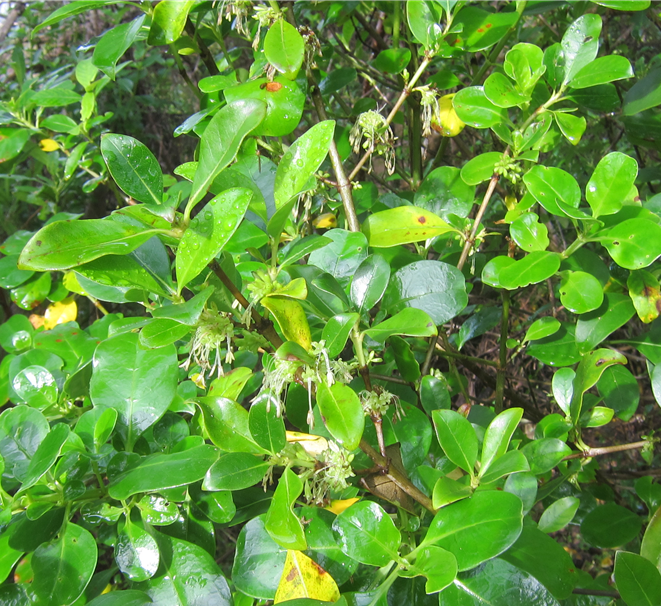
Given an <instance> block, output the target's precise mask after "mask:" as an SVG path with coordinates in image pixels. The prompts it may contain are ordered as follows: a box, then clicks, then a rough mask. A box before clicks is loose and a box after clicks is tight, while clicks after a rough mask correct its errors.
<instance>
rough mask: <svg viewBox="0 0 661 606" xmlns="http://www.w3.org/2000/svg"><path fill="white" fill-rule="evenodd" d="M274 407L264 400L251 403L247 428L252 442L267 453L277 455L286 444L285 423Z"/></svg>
mask: <svg viewBox="0 0 661 606" xmlns="http://www.w3.org/2000/svg"><path fill="white" fill-rule="evenodd" d="M277 413H278V411H277V410H276V408H275V406H269V403H268V401H267V400H266V399H262V400H257V401H255V402H253V404H252V406H251V407H250V413H249V414H248V427H249V429H250V433H251V435H252V437H253V440H255V442H257V444H259V445H260V446H261V447H262V448H264V449H266V450H268V451H269V452H271V453H273V454H274V455H275V454H278V453H279V452H280V451H281V450H282V449H283V448H284V447H285V444H286V443H287V437H286V434H285V423H284V421H283V420H282V417H280V416H278V414H277Z"/></svg>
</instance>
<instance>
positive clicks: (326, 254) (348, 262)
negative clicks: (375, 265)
mask: <svg viewBox="0 0 661 606" xmlns="http://www.w3.org/2000/svg"><path fill="white" fill-rule="evenodd" d="M325 237H327V238H329V239H331V240H332V242H331V243H330V244H327V245H326V246H324V247H323V248H320V249H318V250H315V251H313V252H312V254H311V255H310V258H309V261H308V262H309V264H310V265H315V266H316V267H318V268H319V269H322V270H324V271H326V272H328V273H329V274H331V275H332V276H333V277H334V278H335V279H336V280H337V281H338V282H339V283H340V285H341V286H342V287H343V288H346V287H347V286H349V284H350V283H351V280H352V279H353V277H354V275H355V273H356V271H357V270H358V267H359V266H360V264H361V263H362V262H363V261H364V260H365V259H366V258H367V246H368V244H367V238H366V237H365V235H364V234H363V233H360V232H350V231H347V230H345V229H331V230H329V231H327V232H326V235H325Z"/></svg>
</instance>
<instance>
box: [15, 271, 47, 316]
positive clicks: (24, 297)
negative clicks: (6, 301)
mask: <svg viewBox="0 0 661 606" xmlns="http://www.w3.org/2000/svg"><path fill="white" fill-rule="evenodd" d="M51 284H52V281H51V276H50V274H48V273H43V274H37V275H36V276H34V277H32V278H30V279H29V280H28V281H27V282H24V283H23V284H21V285H20V286H17V287H16V288H14V289H12V290H11V293H10V296H11V300H12V301H13V302H14V303H15V304H16V305H17V306H18V307H20V308H21V309H25V310H28V311H30V310H32V309H34V308H35V307H38V306H39V305H41V304H42V303H43V302H44V301H45V300H46V297H47V296H48V293H50V291H51Z"/></svg>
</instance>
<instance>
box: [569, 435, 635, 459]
mask: <svg viewBox="0 0 661 606" xmlns="http://www.w3.org/2000/svg"><path fill="white" fill-rule="evenodd" d="M647 444H648V442H646V441H644V440H643V441H640V442H631V443H630V444H617V445H616V446H602V447H600V448H588V449H587V450H584V451H582V452H575V453H574V454H570V455H567V456H566V457H565V458H564V459H562V460H563V461H568V460H569V459H589V458H592V457H598V456H600V455H605V454H610V453H611V452H623V451H625V450H638V449H639V448H644V447H645V446H646V445H647Z"/></svg>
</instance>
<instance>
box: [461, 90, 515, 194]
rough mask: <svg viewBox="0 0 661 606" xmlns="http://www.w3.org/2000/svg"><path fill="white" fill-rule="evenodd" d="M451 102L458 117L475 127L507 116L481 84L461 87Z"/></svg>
mask: <svg viewBox="0 0 661 606" xmlns="http://www.w3.org/2000/svg"><path fill="white" fill-rule="evenodd" d="M452 104H453V105H454V109H455V111H456V112H457V116H459V119H460V120H462V121H463V122H465V123H466V124H468V125H469V126H473V127H475V128H490V127H492V126H496V124H501V123H502V122H504V121H505V120H506V117H507V115H506V111H505V110H504V108H502V107H498V106H497V105H494V104H493V103H492V102H491V101H490V100H489V98H488V97H487V96H486V95H485V93H484V87H483V86H467V87H466V88H462V89H461V90H460V91H459V92H458V93H457V94H456V95H455V96H454V97H453V98H452ZM469 185H471V183H469Z"/></svg>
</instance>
